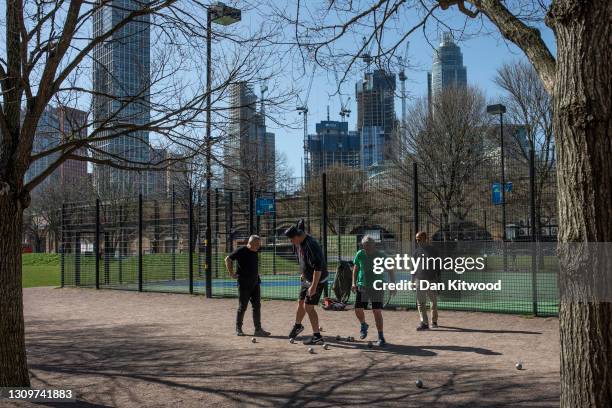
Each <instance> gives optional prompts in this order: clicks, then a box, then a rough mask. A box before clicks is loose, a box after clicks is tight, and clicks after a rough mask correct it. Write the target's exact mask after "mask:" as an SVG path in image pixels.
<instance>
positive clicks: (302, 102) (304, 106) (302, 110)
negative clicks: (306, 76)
mask: <svg viewBox="0 0 612 408" xmlns="http://www.w3.org/2000/svg"><path fill="white" fill-rule="evenodd" d="M315 70H316V66H315V67H313V69H312V73H311V74H310V82H309V83H308V89H307V90H306V97H305V98H304V99H301V98H300V97H299V96H298V102H299V104H298V106H297V107H296V108H295V110H296V111H297V112H298V114H299V115H303V116H304V141H303V143H304V176H308V170H309V169H308V167H309V166H310V158H309V151H308V99H309V98H310V90H311V89H312V80H313V79H314V74H315Z"/></svg>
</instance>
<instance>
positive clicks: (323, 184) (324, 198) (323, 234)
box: [321, 172, 329, 297]
mask: <svg viewBox="0 0 612 408" xmlns="http://www.w3.org/2000/svg"><path fill="white" fill-rule="evenodd" d="M321 192H322V194H321V198H322V202H321V205H322V210H323V211H322V212H323V225H322V228H321V240H322V241H323V259H324V260H325V265H327V223H328V219H327V174H325V172H323V173H321ZM324 294H325V297H327V296H328V295H329V280H328V281H327V284H326V285H325V288H324Z"/></svg>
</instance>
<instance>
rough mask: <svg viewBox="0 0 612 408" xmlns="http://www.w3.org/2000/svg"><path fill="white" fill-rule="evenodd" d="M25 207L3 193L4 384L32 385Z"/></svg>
mask: <svg viewBox="0 0 612 408" xmlns="http://www.w3.org/2000/svg"><path fill="white" fill-rule="evenodd" d="M22 219H23V209H22V206H21V203H20V202H19V200H15V199H14V195H13V194H8V195H6V194H5V195H0V316H1V317H0V387H16V386H19V387H29V386H30V379H29V376H28V364H27V360H26V350H25V337H24V322H23V296H22V290H21V234H22Z"/></svg>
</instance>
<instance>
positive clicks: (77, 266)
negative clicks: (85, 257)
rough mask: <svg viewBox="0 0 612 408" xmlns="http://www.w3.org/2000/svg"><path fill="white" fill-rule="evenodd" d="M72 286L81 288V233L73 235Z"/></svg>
mask: <svg viewBox="0 0 612 408" xmlns="http://www.w3.org/2000/svg"><path fill="white" fill-rule="evenodd" d="M74 286H81V232H80V231H76V232H75V233H74Z"/></svg>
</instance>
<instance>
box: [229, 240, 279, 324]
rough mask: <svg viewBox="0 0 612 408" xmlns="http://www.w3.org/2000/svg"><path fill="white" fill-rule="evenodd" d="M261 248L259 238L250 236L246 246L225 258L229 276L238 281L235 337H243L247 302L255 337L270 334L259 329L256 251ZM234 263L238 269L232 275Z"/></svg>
mask: <svg viewBox="0 0 612 408" xmlns="http://www.w3.org/2000/svg"><path fill="white" fill-rule="evenodd" d="M260 246H261V238H259V237H258V236H257V235H251V236H250V237H249V242H248V243H247V245H246V246H241V247H239V248H237V249H236V250H235V251H234V252H232V253H231V254H229V255H228V256H227V257H226V258H225V267H226V268H227V271H228V272H229V274H230V276H231V277H232V278H234V279H238V293H239V298H238V312H237V313H236V335H237V336H244V332H243V331H242V321H243V319H244V313H245V312H246V310H247V307H248V305H249V301H250V302H251V306H252V308H253V324H254V326H255V333H254V334H255V336H269V335H270V333H268V332H267V331H265V330H264V329H262V328H261V290H260V287H259V286H260V283H261V280H260V279H259V260H258V258H257V251H258V250H259V247H260ZM233 261H236V263H237V264H238V269H237V271H236V273H234V264H233Z"/></svg>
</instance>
